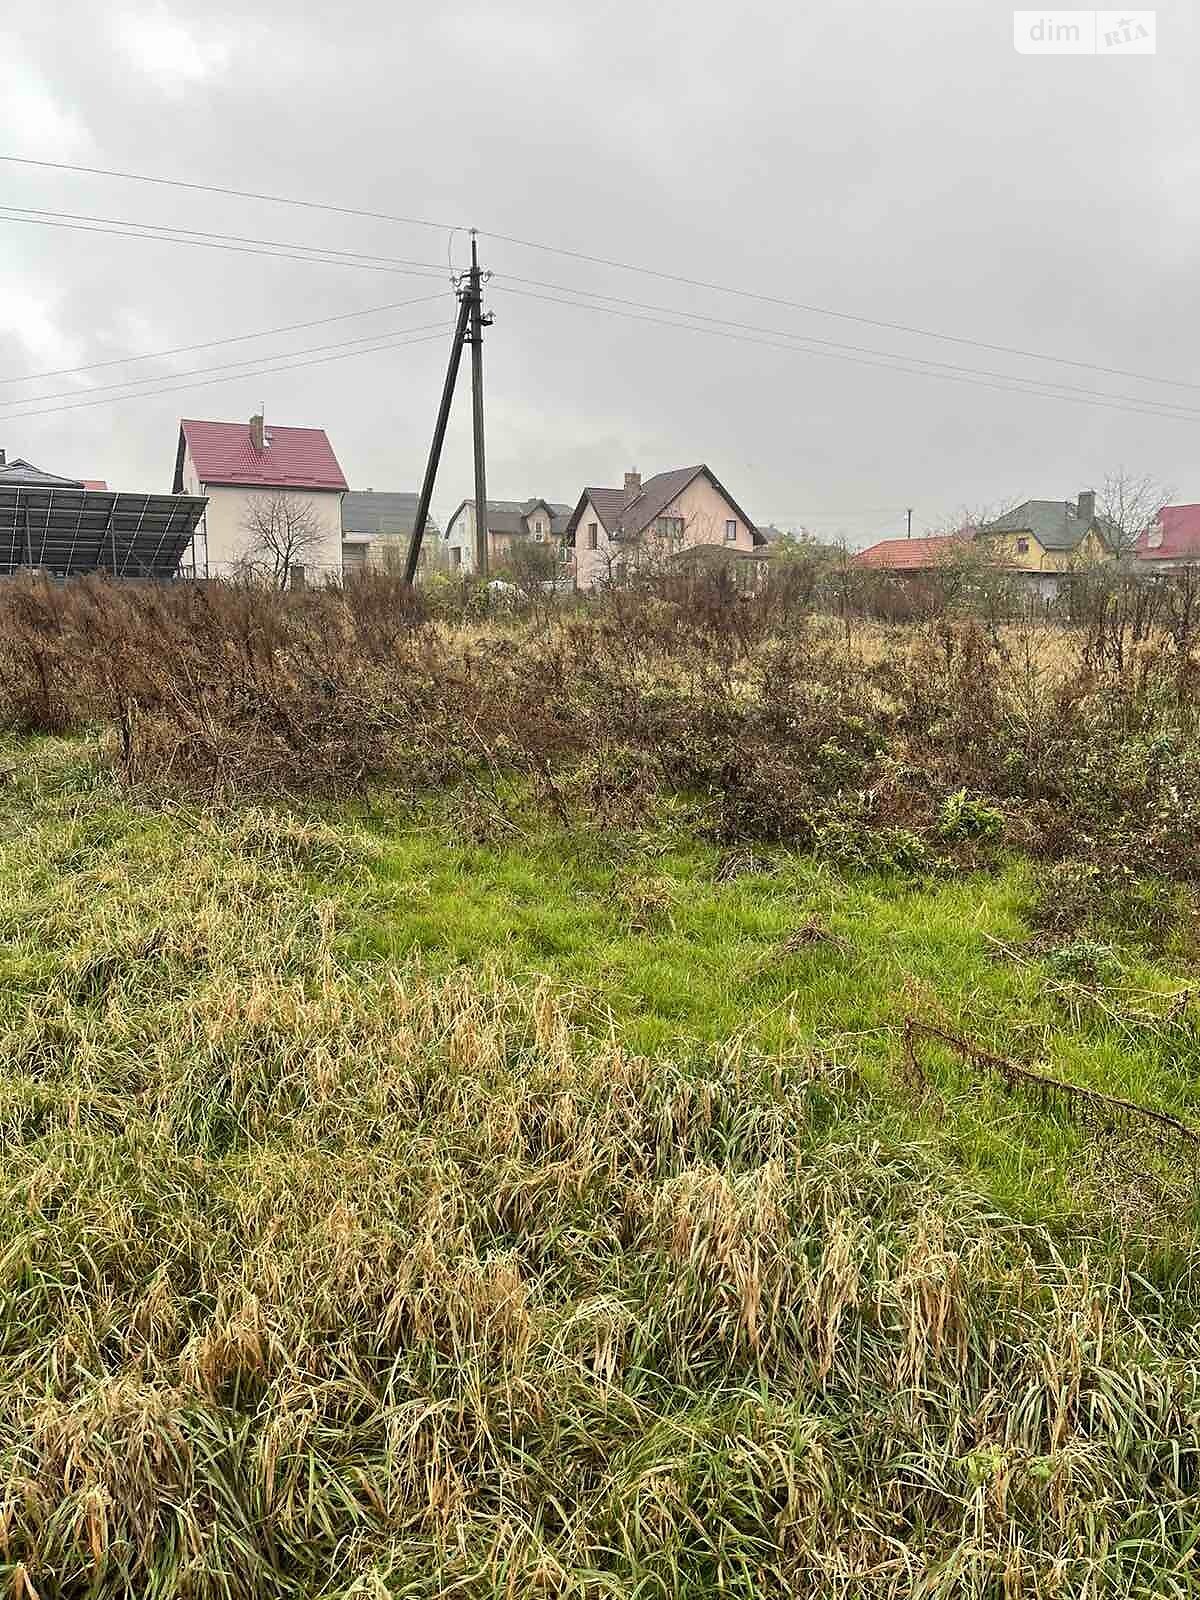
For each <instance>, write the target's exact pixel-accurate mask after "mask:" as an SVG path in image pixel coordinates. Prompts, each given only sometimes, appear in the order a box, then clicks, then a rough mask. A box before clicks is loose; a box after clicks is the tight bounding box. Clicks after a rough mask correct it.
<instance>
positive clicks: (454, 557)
mask: <svg viewBox="0 0 1200 1600" xmlns="http://www.w3.org/2000/svg"><path fill="white" fill-rule="evenodd" d="M450 565H451V566H452V567H461V566H462V551H461V550H460V549H459V547H458V546H457V545H456V544H455V545H451V546H450Z"/></svg>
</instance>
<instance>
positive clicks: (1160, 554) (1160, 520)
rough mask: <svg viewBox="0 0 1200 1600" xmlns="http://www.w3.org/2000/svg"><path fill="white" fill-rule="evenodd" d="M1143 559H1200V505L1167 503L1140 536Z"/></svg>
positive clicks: (1140, 556)
mask: <svg viewBox="0 0 1200 1600" xmlns="http://www.w3.org/2000/svg"><path fill="white" fill-rule="evenodd" d="M1137 558H1138V560H1139V561H1184V560H1192V561H1200V506H1164V507H1163V508H1162V510H1161V511H1160V512H1159V513H1158V516H1157V517H1155V519H1154V521H1153V522H1152V523H1151V524H1150V526H1149V527H1148V528H1145V529H1143V531H1142V532H1141V533H1140V534H1139V535H1138V542H1137Z"/></svg>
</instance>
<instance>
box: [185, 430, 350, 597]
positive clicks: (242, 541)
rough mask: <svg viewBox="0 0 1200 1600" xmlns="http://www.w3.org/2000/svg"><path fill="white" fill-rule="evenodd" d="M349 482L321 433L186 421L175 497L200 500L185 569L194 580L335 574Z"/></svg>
mask: <svg viewBox="0 0 1200 1600" xmlns="http://www.w3.org/2000/svg"><path fill="white" fill-rule="evenodd" d="M347 487H348V486H347V483H346V479H345V476H344V474H343V472H342V469H341V467H340V466H339V465H338V460H337V457H336V456H335V455H334V453H333V446H332V445H331V444H330V442H329V439H328V437H327V435H326V433H325V430H324V429H323V428H282V427H277V426H275V424H274V423H270V424H269V423H267V421H266V420H265V418H264V417H263V416H262V415H261V414H257V415H255V416H253V417H251V418H250V421H249V422H248V423H247V422H203V421H197V420H195V419H193V418H190V417H185V418H184V419H183V420H182V421H181V422H180V424H179V443H178V445H177V447H176V452H175V485H174V491H175V493H176V494H189V495H207V496H208V509H207V510H206V512H205V514H204V518H203V521H202V523H201V526H200V527H199V528H198V529H197V531H196V536H195V538H194V540H193V546H192V563H193V566H194V571H195V574H196V576H197V577H201V578H204V577H208V578H219V577H235V576H237V575H238V574H240V573H242V572H245V571H246V570H247V569H248V568H249V569H260V570H266V571H269V572H272V571H273V575H274V576H275V577H277V578H283V577H286V569H287V568H288V567H289V566H302V567H304V569H305V571H306V574H307V575H308V576H309V577H310V578H313V579H318V580H319V579H321V578H323V577H339V578H340V576H341V572H342V496H343V495H344V494H345V493H346V490H347Z"/></svg>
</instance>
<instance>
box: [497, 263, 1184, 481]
mask: <svg viewBox="0 0 1200 1600" xmlns="http://www.w3.org/2000/svg"><path fill="white" fill-rule="evenodd" d="M497 278H498V282H499V284H500V287H501V288H502V289H503V288H505V286H506V285H508V284H511V283H521V284H525V283H528V284H537V285H538V286H539V287H540V288H544V289H556V290H558V291H560V292H561V293H563V294H569V295H572V296H574V297H575V299H573V300H571V301H560V302H557V303H559V304H563V305H567V304H576V303H579V304H583V303H584V302H583V300H582V299H581V298H580V297H582V296H586V297H587V298H588V299H590V300H603V301H609V302H611V303H612V304H614V305H618V306H630V307H633V308H636V309H637V310H641V311H655V312H665V313H667V314H668V315H669V316H671V317H677V318H686V319H687V322H688V323H691V322H703V323H711V324H713V325H714V326H715V327H718V328H734V329H737V330H738V331H739V332H743V333H765V334H769V335H772V336H774V337H776V338H785V339H788V340H798V341H800V342H801V344H802V345H803V346H807V345H816V346H818V347H821V348H823V349H826V350H835V351H845V352H848V353H850V354H852V355H867V356H883V357H886V358H887V359H888V360H889V361H901V362H910V363H911V362H919V363H920V365H921V366H922V367H935V368H940V369H942V370H943V371H946V372H961V373H968V374H970V375H971V376H978V377H982V378H999V379H1001V380H1002V381H1004V382H1005V383H1014V384H1022V385H1024V384H1035V385H1038V386H1039V388H1038V389H1035V390H1033V391H1031V392H1033V393H1037V392H1040V390H1044V389H1055V390H1062V391H1064V392H1065V393H1067V394H1076V395H1086V396H1088V397H1092V396H1101V397H1102V398H1103V399H1105V400H1113V401H1117V400H1120V401H1126V400H1127V401H1129V402H1130V403H1131V404H1133V405H1137V406H1142V405H1146V406H1164V407H1168V408H1169V409H1170V410H1171V412H1172V413H1174V412H1187V411H1189V410H1191V408H1189V407H1185V406H1183V405H1182V403H1177V402H1175V401H1171V400H1156V399H1155V398H1154V397H1153V396H1152V395H1122V394H1110V393H1108V392H1107V391H1106V390H1103V389H1085V388H1081V387H1079V386H1078V385H1077V384H1070V383H1058V382H1056V381H1055V380H1053V379H1051V378H1035V377H1026V376H1024V375H1023V374H1021V373H1016V372H996V371H994V370H992V369H991V368H988V367H967V366H962V365H960V364H959V363H957V362H953V361H937V360H935V359H934V358H933V357H932V356H917V355H912V356H910V355H905V354H903V353H902V352H901V351H898V350H877V349H874V348H873V347H872V346H870V345H857V344H842V343H840V342H839V341H838V340H836V339H822V338H820V337H819V336H818V335H816V334H810V333H799V332H793V331H792V329H790V328H773V327H764V326H763V325H762V324H761V323H753V322H735V321H733V320H732V319H731V318H729V317H710V316H706V315H705V314H704V313H702V312H698V311H685V310H680V309H677V308H676V307H675V306H662V305H653V304H650V303H647V302H646V301H644V300H625V299H622V298H621V297H620V296H618V295H609V294H598V293H597V292H596V291H594V290H592V289H578V290H577V289H575V288H573V287H572V286H570V285H568V284H561V283H540V282H539V280H538V279H536V278H514V277H512V276H511V275H509V274H507V273H500V274H497ZM509 292H510V293H512V294H520V293H526V292H527V291H524V290H519V289H513V290H510V291H509ZM530 298H531V299H545V300H547V301H548V302H549V303H551V304H554V303H555V302H553V301H550V300H549V296H545V295H531V296H530ZM589 309H591V310H594V311H605V310H607V309H608V306H607V305H597V306H591V307H589ZM647 320H649V319H647ZM686 325H687V324H685V323H682V322H673V323H667V324H665V326H669V327H677V326H678V327H682V326H686ZM814 353H816V352H814ZM1195 387H1197V388H1200V384H1197V385H1196V386H1195ZM1196 414H1197V415H1200V412H1197V413H1196ZM901 509H904V508H903V507H902V508H901Z"/></svg>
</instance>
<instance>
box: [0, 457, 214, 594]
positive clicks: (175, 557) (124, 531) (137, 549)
mask: <svg viewBox="0 0 1200 1600" xmlns="http://www.w3.org/2000/svg"><path fill="white" fill-rule="evenodd" d="M207 504H208V501H207V499H206V498H205V497H204V496H199V495H198V496H193V495H182V494H116V493H114V492H113V491H112V490H109V489H104V490H101V489H82V488H76V487H74V486H69V487H67V488H60V487H58V486H57V485H54V484H52V485H50V486H46V485H44V484H41V483H12V482H5V481H4V479H2V478H0V575H11V574H12V573H14V572H18V571H20V570H21V569H23V568H30V567H36V568H40V569H41V570H42V571H46V572H52V573H54V574H55V576H56V577H60V578H69V577H73V576H77V575H80V574H83V573H87V572H104V573H109V574H110V575H111V576H113V577H116V578H160V579H168V578H173V577H174V576H175V574H176V572H177V570H178V567H179V562H180V560H181V558H182V556H183V553H184V551H185V550H186V549H187V547H188V545H189V544H190V542H191V538H192V535H193V533H194V532H195V530H196V524H197V523H198V522H199V521H200V518H201V516H202V515H203V513H204V508H205V506H206V505H207Z"/></svg>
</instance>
